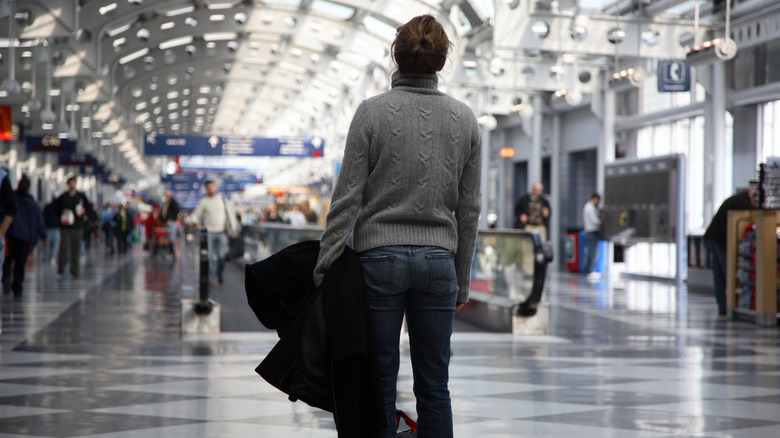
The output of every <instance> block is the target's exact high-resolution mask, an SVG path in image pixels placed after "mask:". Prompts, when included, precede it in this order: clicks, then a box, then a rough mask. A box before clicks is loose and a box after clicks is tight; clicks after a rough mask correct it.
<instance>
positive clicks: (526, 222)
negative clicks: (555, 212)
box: [514, 182, 550, 242]
mask: <svg viewBox="0 0 780 438" xmlns="http://www.w3.org/2000/svg"><path fill="white" fill-rule="evenodd" d="M542 190H544V186H543V185H542V183H539V182H535V183H533V184H532V185H531V193H527V194H526V195H525V196H523V197H522V198H520V200H518V201H517V204H515V208H514V214H515V224H514V227H515V228H521V229H525V230H528V231H536V232H537V233H539V236H541V238H542V241H543V242H545V241H547V221H549V220H550V203H549V202H548V201H547V199H546V198H545V197H544V195H542Z"/></svg>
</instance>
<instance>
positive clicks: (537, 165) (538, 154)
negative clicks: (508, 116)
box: [528, 95, 544, 189]
mask: <svg viewBox="0 0 780 438" xmlns="http://www.w3.org/2000/svg"><path fill="white" fill-rule="evenodd" d="M532 100H533V105H534V108H536V114H535V115H534V118H533V130H532V131H533V133H532V137H531V156H530V157H529V159H528V188H529V189H530V188H531V185H532V184H533V183H535V182H542V120H543V119H542V118H543V117H544V113H543V112H542V111H541V108H544V100H543V99H542V96H541V95H535V96H534V97H533V99H532Z"/></svg>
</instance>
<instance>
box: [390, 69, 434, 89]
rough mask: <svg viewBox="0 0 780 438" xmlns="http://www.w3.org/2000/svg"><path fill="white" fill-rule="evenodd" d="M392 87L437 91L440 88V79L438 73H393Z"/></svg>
mask: <svg viewBox="0 0 780 438" xmlns="http://www.w3.org/2000/svg"><path fill="white" fill-rule="evenodd" d="M392 86H393V88H395V87H414V88H430V89H433V90H437V89H438V87H439V77H438V76H437V75H436V73H415V72H409V71H396V72H395V73H393V78H392Z"/></svg>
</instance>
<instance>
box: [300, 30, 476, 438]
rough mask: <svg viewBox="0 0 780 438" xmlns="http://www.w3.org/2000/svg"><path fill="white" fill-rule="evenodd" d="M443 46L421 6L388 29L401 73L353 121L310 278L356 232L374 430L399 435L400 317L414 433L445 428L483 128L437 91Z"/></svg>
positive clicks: (437, 433)
mask: <svg viewBox="0 0 780 438" xmlns="http://www.w3.org/2000/svg"><path fill="white" fill-rule="evenodd" d="M450 46H451V42H450V41H449V38H448V37H447V35H446V33H445V31H444V29H443V28H442V26H441V24H440V23H439V22H437V21H436V19H435V18H434V17H433V16H430V15H423V16H419V17H415V18H413V19H412V20H411V21H409V22H408V23H406V24H404V25H402V26H400V27H399V28H398V29H397V33H396V36H395V40H394V41H393V43H392V45H391V46H390V49H391V54H392V57H393V60H394V61H395V63H396V64H397V66H398V70H397V71H396V72H394V73H393V75H392V83H391V89H390V90H389V91H387V92H385V93H383V94H380V95H378V96H374V97H372V98H369V99H367V100H364V101H363V102H362V103H361V104H360V106H359V107H358V108H357V110H356V112H355V115H354V117H353V119H352V122H351V124H350V128H349V131H348V134H347V141H346V147H345V150H344V159H343V167H342V168H341V171H340V173H339V176H338V182H337V184H336V187H335V190H334V192H333V199H332V203H331V207H330V212H329V213H328V216H327V225H326V227H325V231H324V233H323V235H322V238H321V241H320V245H321V247H320V253H319V258H318V262H317V266H316V268H315V271H314V282H315V284H317V285H318V286H319V285H320V284H321V282H322V280H323V277H324V275H325V273H326V272H327V271H328V269H329V268H330V266H331V265H332V264H333V263H334V261H335V260H337V259H338V258H339V257H340V255H341V254H342V253H343V251H344V247H345V243H346V242H347V239H348V238H349V236H350V235H352V236H353V245H354V250H355V251H356V252H357V253H358V255H359V256H360V260H361V264H362V269H363V273H364V277H365V282H366V284H367V285H368V288H367V301H368V303H369V307H370V314H369V318H370V322H371V324H370V325H371V326H372V329H373V333H372V336H373V339H374V344H375V345H376V346H377V350H378V356H379V368H380V374H381V379H382V389H383V392H384V397H385V408H386V414H387V423H388V424H389V425H390V426H389V427H388V428H387V429H385V430H384V431H382V432H381V433H380V434H378V435H377V436H379V437H387V438H390V437H395V436H396V421H395V407H396V381H397V377H398V369H399V340H400V333H401V326H402V322H403V320H404V315H406V322H407V328H408V334H409V345H410V349H411V350H410V351H411V361H412V369H413V372H414V393H415V397H416V399H417V414H418V420H417V427H418V428H417V433H418V436H420V437H421V438H428V437H445V438H446V437H452V434H453V430H452V427H453V426H452V407H451V401H450V393H449V390H448V380H449V362H450V352H451V350H450V337H451V336H452V330H453V318H454V315H455V311H456V310H458V309H460V308H462V307H463V306H464V305H465V304H466V302H467V301H468V296H469V282H470V269H471V263H472V259H473V257H474V247H475V242H476V236H477V221H478V218H479V212H480V166H481V164H480V154H481V152H480V151H481V132H480V129H479V127H478V125H477V121H476V118H475V116H474V111H473V110H472V109H471V108H469V107H468V106H467V105H465V104H463V103H461V102H459V101H457V100H455V99H453V98H451V97H449V96H447V95H446V94H444V93H442V92H441V91H439V90H438V77H437V72H439V71H441V69H442V68H444V64H445V62H446V59H447V55H448V53H449V50H450ZM411 121H414V123H411Z"/></svg>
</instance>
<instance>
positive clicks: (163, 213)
mask: <svg viewBox="0 0 780 438" xmlns="http://www.w3.org/2000/svg"><path fill="white" fill-rule="evenodd" d="M180 212H181V209H180V208H179V203H178V202H176V199H175V198H174V197H173V191H171V189H165V196H164V197H163V203H162V206H161V207H160V221H161V222H162V223H163V224H164V225H165V226H166V227H168V231H170V233H171V242H173V241H174V240H176V234H177V232H178V230H177V226H178V220H179V213H180Z"/></svg>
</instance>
